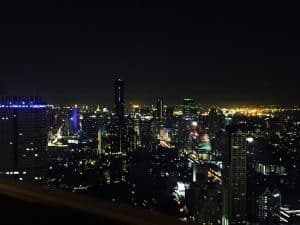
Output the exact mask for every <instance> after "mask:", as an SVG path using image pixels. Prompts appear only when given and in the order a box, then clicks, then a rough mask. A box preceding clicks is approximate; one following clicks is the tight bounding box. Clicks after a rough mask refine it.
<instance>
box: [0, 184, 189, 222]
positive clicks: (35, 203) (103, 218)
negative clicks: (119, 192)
mask: <svg viewBox="0 0 300 225" xmlns="http://www.w3.org/2000/svg"><path fill="white" fill-rule="evenodd" d="M0 212H1V219H0V224H1V225H2V224H3V225H5V224H24V225H25V224H32V225H33V224H38V225H41V224H49V225H50V224H51V225H54V224H82V225H88V224H128V225H150V224H151V225H154V224H157V225H160V224H164V225H168V224H170V225H177V224H178V225H180V224H184V223H182V222H180V221H178V220H176V219H175V218H172V217H168V216H163V215H161V214H158V213H155V212H152V211H144V210H141V209H137V208H133V207H130V206H127V205H122V204H112V203H110V202H105V201H101V200H100V201H99V200H96V199H93V198H90V197H86V196H80V195H76V194H73V193H66V192H63V191H57V190H49V189H47V188H43V187H40V186H33V185H28V184H18V183H15V182H11V181H3V180H0Z"/></svg>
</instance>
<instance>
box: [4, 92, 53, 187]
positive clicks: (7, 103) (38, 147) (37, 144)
mask: <svg viewBox="0 0 300 225" xmlns="http://www.w3.org/2000/svg"><path fill="white" fill-rule="evenodd" d="M47 107H48V106H47V105H46V104H45V103H43V102H42V101H41V98H40V97H34V98H33V97H6V98H3V99H2V103H0V146H1V151H0V174H1V175H7V176H11V177H14V178H15V179H19V180H25V181H32V180H36V181H40V180H43V179H44V178H45V176H46V175H47V167H46V162H47V161H46V147H47V137H48V129H47V128H48V127H47V123H46V120H47V116H46V112H47Z"/></svg>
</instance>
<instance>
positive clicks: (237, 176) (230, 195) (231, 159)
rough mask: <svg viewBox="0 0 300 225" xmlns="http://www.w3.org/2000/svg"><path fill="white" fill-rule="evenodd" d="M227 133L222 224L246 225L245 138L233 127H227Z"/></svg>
mask: <svg viewBox="0 0 300 225" xmlns="http://www.w3.org/2000/svg"><path fill="white" fill-rule="evenodd" d="M227 132H228V145H227V146H228V150H227V152H225V154H224V183H225V184H224V189H223V217H222V224H223V225H229V224H230V225H232V224H246V138H245V136H244V135H243V133H242V132H241V131H240V130H238V129H237V128H236V127H234V126H228V127H227Z"/></svg>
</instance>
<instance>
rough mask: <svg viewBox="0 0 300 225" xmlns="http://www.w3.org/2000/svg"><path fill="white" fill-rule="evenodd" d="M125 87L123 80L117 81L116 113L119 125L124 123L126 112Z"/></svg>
mask: <svg viewBox="0 0 300 225" xmlns="http://www.w3.org/2000/svg"><path fill="white" fill-rule="evenodd" d="M124 85H125V82H124V81H123V80H121V79H117V80H116V81H115V113H116V117H117V120H118V123H119V125H120V124H123V122H124V113H125V112H124V111H125V109H124V108H125V103H124Z"/></svg>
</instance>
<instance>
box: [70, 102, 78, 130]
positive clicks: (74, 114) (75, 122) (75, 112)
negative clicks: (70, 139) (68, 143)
mask: <svg viewBox="0 0 300 225" xmlns="http://www.w3.org/2000/svg"><path fill="white" fill-rule="evenodd" d="M71 121H72V128H73V132H72V133H73V134H77V132H78V130H79V110H78V108H77V106H75V107H74V108H73V109H72V117H71Z"/></svg>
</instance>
